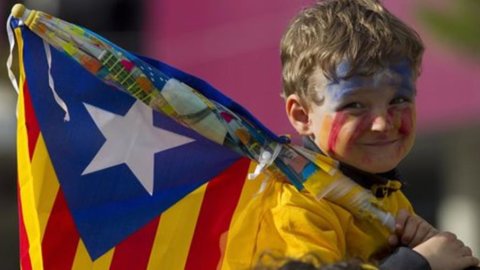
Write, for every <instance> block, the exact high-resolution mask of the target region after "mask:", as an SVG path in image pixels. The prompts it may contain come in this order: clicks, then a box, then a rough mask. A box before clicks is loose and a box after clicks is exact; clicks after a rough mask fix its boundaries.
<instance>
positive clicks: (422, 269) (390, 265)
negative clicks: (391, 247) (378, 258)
mask: <svg viewBox="0 0 480 270" xmlns="http://www.w3.org/2000/svg"><path fill="white" fill-rule="evenodd" d="M380 269H381V270H401V269H410V270H431V268H430V264H429V263H428V261H427V260H426V259H425V258H424V257H423V256H422V255H420V254H419V253H417V252H416V251H414V250H413V249H410V248H408V247H399V248H397V249H396V250H395V251H394V252H393V253H392V254H391V255H390V256H388V257H387V258H386V259H385V260H384V261H383V262H382V263H381V264H380Z"/></svg>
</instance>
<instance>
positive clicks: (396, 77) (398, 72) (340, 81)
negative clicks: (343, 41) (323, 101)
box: [326, 61, 415, 103]
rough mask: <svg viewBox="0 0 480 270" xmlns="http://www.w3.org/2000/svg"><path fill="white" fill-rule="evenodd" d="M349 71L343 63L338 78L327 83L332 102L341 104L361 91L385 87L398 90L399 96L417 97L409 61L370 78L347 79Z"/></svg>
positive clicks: (356, 76) (339, 67)
mask: <svg viewBox="0 0 480 270" xmlns="http://www.w3.org/2000/svg"><path fill="white" fill-rule="evenodd" d="M349 70H350V65H349V64H348V63H347V62H346V61H343V62H341V63H340V64H339V66H338V68H337V71H336V72H337V78H336V79H335V80H331V81H329V82H328V83H327V88H326V90H327V91H328V92H329V94H330V95H331V97H332V101H334V102H337V103H340V102H341V101H342V100H344V99H345V98H346V97H348V96H350V95H353V94H355V92H357V91H359V90H361V89H382V88H383V87H385V86H390V87H394V88H395V89H397V95H399V96H405V97H409V98H410V97H413V96H414V95H415V86H414V83H413V74H412V70H411V68H410V66H409V64H408V61H401V62H399V63H397V64H394V65H391V66H389V67H388V68H386V69H383V70H380V71H379V72H376V73H374V74H372V75H370V76H361V75H354V76H351V77H350V78H348V79H346V78H345V77H346V75H347V74H348V71H349Z"/></svg>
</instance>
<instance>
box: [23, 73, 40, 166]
mask: <svg viewBox="0 0 480 270" xmlns="http://www.w3.org/2000/svg"><path fill="white" fill-rule="evenodd" d="M23 98H24V104H25V122H26V123H25V125H26V126H27V133H28V151H29V153H30V159H32V157H33V151H34V150H35V145H36V144H37V139H38V135H39V133H40V127H39V125H38V121H37V117H36V116H35V111H34V109H33V105H32V99H31V97H30V91H29V90H28V84H27V83H26V82H25V83H24V84H23Z"/></svg>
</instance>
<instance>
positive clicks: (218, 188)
mask: <svg viewBox="0 0 480 270" xmlns="http://www.w3.org/2000/svg"><path fill="white" fill-rule="evenodd" d="M249 165H250V160H248V159H246V158H242V159H240V160H239V161H237V162H236V163H234V164H233V165H232V166H231V167H230V168H228V169H227V170H226V171H224V172H223V173H222V174H220V175H219V176H217V177H215V178H214V179H213V180H212V181H210V182H209V183H208V185H207V189H206V191H205V197H204V199H203V203H202V207H201V209H200V213H199V217H198V219H197V225H196V227H195V233H194V235H193V239H192V242H191V244H190V250H189V254H188V257H187V262H186V264H185V269H191V270H196V269H200V268H201V269H217V266H218V265H219V263H221V261H220V260H221V251H222V250H221V249H222V248H224V247H221V246H220V238H221V237H222V234H223V233H225V232H226V231H227V230H228V228H229V226H230V221H231V219H232V216H233V213H234V211H235V208H236V206H237V203H238V199H239V197H240V194H241V192H242V188H243V184H244V183H245V178H246V175H247V173H248V167H249ZM223 244H225V243H223Z"/></svg>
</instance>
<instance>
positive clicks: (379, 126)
mask: <svg viewBox="0 0 480 270" xmlns="http://www.w3.org/2000/svg"><path fill="white" fill-rule="evenodd" d="M391 128H392V119H391V117H390V116H389V115H388V114H387V113H382V114H377V115H375V116H374V117H373V120H372V126H371V130H372V131H377V132H385V131H388V130H390V129H391Z"/></svg>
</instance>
